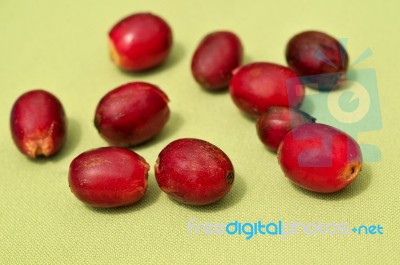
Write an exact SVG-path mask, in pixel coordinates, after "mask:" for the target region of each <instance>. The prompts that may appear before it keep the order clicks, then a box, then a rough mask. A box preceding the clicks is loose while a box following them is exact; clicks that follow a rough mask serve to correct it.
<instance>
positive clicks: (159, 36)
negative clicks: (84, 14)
mask: <svg viewBox="0 0 400 265" xmlns="http://www.w3.org/2000/svg"><path fill="white" fill-rule="evenodd" d="M109 46H110V55H111V59H112V61H113V62H114V63H115V64H116V65H117V66H118V67H119V68H121V69H123V70H127V71H142V70H147V69H150V68H153V67H155V66H157V65H159V64H161V63H162V62H163V61H165V59H166V58H167V56H168V54H169V52H170V50H171V46H172V31H171V28H170V27H169V26H168V24H167V23H166V22H165V21H164V20H163V19H162V18H160V17H159V16H156V15H153V14H150V13H137V14H133V15H131V16H128V17H126V18H124V19H123V20H121V21H120V22H118V23H117V24H116V25H115V26H114V27H113V28H112V29H111V30H110V32H109Z"/></svg>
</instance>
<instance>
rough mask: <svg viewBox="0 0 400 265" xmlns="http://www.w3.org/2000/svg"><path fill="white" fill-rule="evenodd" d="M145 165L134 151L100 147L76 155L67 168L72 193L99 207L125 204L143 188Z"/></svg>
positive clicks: (143, 191) (141, 191)
mask: <svg viewBox="0 0 400 265" xmlns="http://www.w3.org/2000/svg"><path fill="white" fill-rule="evenodd" d="M148 171H149V165H148V164H147V163H146V161H145V160H144V159H143V158H142V157H141V156H139V155H138V154H136V153H135V152H133V151H131V150H129V149H126V148H121V147H102V148H98V149H93V150H90V151H87V152H84V153H82V154H80V155H79V156H77V157H76V158H75V159H74V160H73V161H72V162H71V165H70V167H69V175H68V182H69V187H70V189H71V191H72V193H73V194H74V195H75V196H76V197H77V198H78V199H79V200H81V201H82V202H84V203H86V204H88V205H90V206H93V207H100V208H107V207H117V206H124V205H129V204H132V203H135V202H137V201H138V200H140V199H141V198H142V197H143V195H144V194H145V192H146V189H147V173H148Z"/></svg>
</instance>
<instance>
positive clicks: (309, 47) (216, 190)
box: [10, 13, 362, 207]
mask: <svg viewBox="0 0 400 265" xmlns="http://www.w3.org/2000/svg"><path fill="white" fill-rule="evenodd" d="M172 44H173V38H172V31H171V28H170V27H169V25H168V24H167V23H166V22H165V21H164V20H163V19H162V18H160V17H159V16H157V15H154V14H151V13H137V14H133V15H131V16H128V17H126V18H124V19H122V20H121V21H119V22H118V23H117V24H116V25H114V26H113V27H112V29H111V31H110V32H109V47H110V55H111V59H112V61H113V62H114V63H115V64H116V65H117V66H118V67H119V68H120V69H122V70H123V71H146V70H148V69H151V68H154V67H156V66H158V65H160V64H161V63H163V62H164V61H165V60H166V58H167V57H168V55H169V53H170V50H171V46H172ZM321 54H322V55H323V56H324V57H321ZM242 57H243V46H242V44H241V41H240V39H239V38H238V37H237V36H236V34H234V33H233V32H230V31H217V32H213V33H210V34H208V35H207V36H205V37H204V38H203V39H202V41H201V42H200V43H199V45H198V47H197V48H196V49H195V52H194V54H193V57H192V64H191V70H192V74H193V77H194V78H195V80H196V81H197V82H198V83H199V84H200V85H201V87H203V88H204V89H206V90H220V89H226V88H228V87H229V92H230V95H231V97H232V99H233V101H234V103H235V104H236V105H237V107H238V108H239V109H240V110H242V111H243V112H244V113H246V114H248V115H250V116H252V117H254V118H255V119H257V122H256V124H257V132H258V136H259V138H260V140H261V141H262V142H263V143H264V144H265V145H266V146H267V147H268V148H269V149H271V150H272V151H275V152H276V151H277V152H278V160H279V163H280V165H281V168H282V170H283V171H284V173H285V175H286V176H287V177H288V178H289V179H291V180H292V181H293V182H294V183H296V184H297V185H299V186H301V187H303V188H305V189H308V190H312V191H316V192H335V191H338V190H340V189H342V188H344V187H346V186H347V185H349V184H350V183H351V182H352V181H353V180H354V179H355V178H356V177H357V175H358V173H359V171H360V170H361V164H362V158H361V151H360V148H359V146H358V144H357V142H355V141H354V139H352V138H351V137H350V136H348V135H347V134H346V133H344V132H342V131H339V130H337V129H335V128H333V127H331V126H328V125H324V124H318V123H315V119H314V118H313V117H311V116H310V115H308V114H306V113H304V112H302V111H300V110H299V109H298V108H299V106H300V105H301V103H302V101H303V99H304V94H305V84H306V85H308V86H311V87H314V88H317V89H320V90H332V89H335V88H337V87H339V86H341V85H342V84H343V83H344V82H345V78H346V70H347V64H348V56H347V53H346V52H345V51H344V49H343V47H342V46H341V45H340V43H339V42H338V41H337V40H335V39H334V38H332V37H330V36H329V35H327V34H324V33H321V32H316V31H308V32H303V33H300V34H298V35H296V36H295V37H293V38H292V39H291V40H290V42H289V43H288V45H287V49H286V58H287V61H288V64H289V67H285V66H282V65H278V64H274V63H270V62H256V63H250V64H247V65H244V66H241V63H242ZM327 61H329V62H330V63H327ZM168 101H169V100H168V96H167V95H166V93H164V92H163V91H162V90H161V89H160V88H159V87H158V86H156V85H153V84H150V83H146V82H131V83H128V84H124V85H122V86H119V87H117V88H115V89H113V90H111V91H109V92H108V93H107V94H106V95H104V96H103V97H102V98H101V100H100V101H99V103H98V105H97V108H96V110H95V117H94V125H95V127H96V128H97V130H98V132H99V134H100V135H101V137H103V138H104V139H105V140H106V141H107V142H108V143H109V144H110V145H111V146H109V147H101V148H96V149H92V150H88V151H86V152H84V153H82V154H80V155H78V156H77V157H76V158H75V159H73V161H72V162H71V164H70V168H69V175H68V180H69V186H70V189H71V191H72V192H73V193H74V194H75V195H76V197H77V198H78V199H80V200H81V201H83V202H84V203H86V204H88V205H91V206H94V207H117V206H123V205H129V204H132V203H135V202H137V201H138V200H140V199H141V198H142V197H143V196H144V194H145V192H146V190H147V185H148V184H147V182H148V171H149V164H148V163H147V162H146V161H145V159H144V158H143V157H141V156H140V155H138V154H137V153H135V152H134V151H132V150H130V149H128V148H129V147H133V146H135V145H138V144H142V143H144V142H147V141H149V140H151V139H152V138H153V137H155V136H156V135H157V134H158V133H159V132H160V131H161V130H162V129H163V128H164V126H165V124H166V123H167V121H168V119H169V116H170V109H169V107H168ZM10 122H11V132H12V137H13V140H14V142H15V144H16V146H17V147H18V149H19V150H20V151H21V152H22V153H24V154H25V155H27V156H28V157H31V158H36V157H37V156H45V157H48V156H52V155H54V154H56V153H57V152H58V151H59V150H60V149H61V148H62V146H63V144H64V142H65V141H66V138H67V135H66V131H67V119H66V115H65V112H64V109H63V106H62V104H61V102H60V101H59V100H58V99H57V98H56V97H55V96H54V95H53V94H51V93H49V92H48V91H45V90H41V89H39V90H32V91H29V92H26V93H24V94H23V95H21V96H20V97H19V98H18V99H17V100H16V102H15V103H14V106H13V109H12V111H11V119H10ZM155 176H156V180H157V183H158V185H159V187H160V188H161V190H162V191H164V192H166V193H167V194H168V195H169V196H170V197H172V198H174V199H176V200H178V201H180V202H183V203H186V204H191V205H206V204H211V203H214V202H216V201H218V200H220V199H221V198H223V197H224V196H225V195H226V194H227V193H228V192H229V190H230V189H231V187H232V185H233V182H234V168H233V165H232V163H231V161H230V159H229V158H228V156H227V155H226V154H225V153H224V152H223V151H222V150H221V149H219V148H218V147H217V146H215V145H213V144H211V143H209V142H206V141H204V140H201V139H194V138H183V139H178V140H175V141H173V142H171V143H169V144H168V145H167V146H166V147H165V148H164V149H163V150H162V151H161V152H160V154H159V156H158V159H157V161H156V163H155Z"/></svg>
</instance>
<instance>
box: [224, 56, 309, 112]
mask: <svg viewBox="0 0 400 265" xmlns="http://www.w3.org/2000/svg"><path fill="white" fill-rule="evenodd" d="M229 92H230V94H231V97H232V99H233V102H234V103H235V104H236V106H237V107H238V108H239V109H241V110H242V111H244V112H245V113H247V114H249V115H251V116H259V115H260V114H262V113H263V112H265V111H266V110H267V109H268V108H270V107H273V106H283V107H298V106H299V105H300V104H301V103H302V102H303V98H304V86H303V84H302V82H301V80H300V79H299V78H298V76H297V75H296V73H295V72H293V71H292V70H291V69H289V68H287V67H284V66H281V65H277V64H273V63H252V64H248V65H245V66H242V67H240V68H238V69H237V70H235V72H234V75H233V77H232V79H231V82H230V87H229Z"/></svg>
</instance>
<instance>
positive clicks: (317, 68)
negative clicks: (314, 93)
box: [286, 31, 349, 90]
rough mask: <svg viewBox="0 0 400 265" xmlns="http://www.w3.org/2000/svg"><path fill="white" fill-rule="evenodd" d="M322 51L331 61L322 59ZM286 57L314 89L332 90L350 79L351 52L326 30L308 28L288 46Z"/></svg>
mask: <svg viewBox="0 0 400 265" xmlns="http://www.w3.org/2000/svg"><path fill="white" fill-rule="evenodd" d="M318 52H319V53H321V54H323V55H324V56H325V57H326V58H327V59H328V60H329V61H330V62H331V63H327V62H326V61H324V60H323V59H321V58H319V57H321V56H320V55H318ZM342 56H343V59H342ZM286 60H287V62H288V65H289V66H290V67H291V68H292V69H293V70H294V71H295V72H296V73H297V74H298V75H299V76H300V77H301V78H302V79H303V80H305V83H306V84H307V85H308V86H310V87H312V88H318V89H320V90H331V89H334V88H337V87H339V86H341V85H342V84H343V83H344V82H345V81H346V71H347V66H348V61H349V57H348V55H347V52H346V50H345V49H344V48H343V47H342V46H341V44H340V43H339V42H338V41H337V40H336V39H335V38H333V37H331V36H329V35H327V34H325V33H323V32H318V31H306V32H302V33H299V34H297V35H296V36H294V37H293V38H292V39H291V40H290V41H289V43H288V44H287V46H286ZM316 84H318V85H316Z"/></svg>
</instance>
